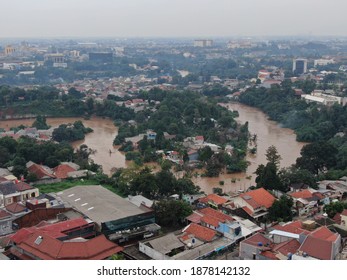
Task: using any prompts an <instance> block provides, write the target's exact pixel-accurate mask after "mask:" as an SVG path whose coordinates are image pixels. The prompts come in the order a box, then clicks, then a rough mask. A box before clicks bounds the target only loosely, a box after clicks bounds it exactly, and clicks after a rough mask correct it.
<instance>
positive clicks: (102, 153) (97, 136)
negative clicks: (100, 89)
mask: <svg viewBox="0 0 347 280" xmlns="http://www.w3.org/2000/svg"><path fill="white" fill-rule="evenodd" d="M77 120H81V121H82V122H83V124H84V126H86V127H90V128H92V129H93V130H94V131H93V132H92V133H89V134H87V135H86V136H85V139H84V140H80V141H75V142H73V143H72V146H73V147H74V148H78V147H79V146H80V145H82V144H86V145H87V146H88V147H89V148H91V149H92V150H95V153H94V154H93V155H91V159H93V160H94V162H95V163H96V164H100V165H102V168H103V172H104V173H105V174H107V175H110V174H111V172H112V169H114V168H120V167H126V166H127V162H126V160H125V156H124V154H123V153H121V152H119V151H118V149H117V148H118V147H116V146H113V139H114V138H115V137H116V136H117V133H118V128H117V127H115V126H114V124H113V121H112V120H110V119H104V118H100V117H92V118H91V119H90V120H85V119H83V118H47V124H48V125H51V126H53V127H58V126H59V125H60V124H68V123H74V122H75V121H77ZM33 122H34V119H23V120H8V121H0V127H2V128H5V129H10V128H11V127H17V126H19V125H21V124H23V125H25V126H31V125H32V123H33Z"/></svg>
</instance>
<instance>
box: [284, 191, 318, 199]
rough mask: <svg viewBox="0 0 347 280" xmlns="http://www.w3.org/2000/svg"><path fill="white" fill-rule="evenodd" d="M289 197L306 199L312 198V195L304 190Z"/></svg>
mask: <svg viewBox="0 0 347 280" xmlns="http://www.w3.org/2000/svg"><path fill="white" fill-rule="evenodd" d="M289 195H290V196H292V197H294V198H304V199H305V198H311V197H312V193H311V192H310V191H309V190H302V191H299V192H294V193H291V194H289Z"/></svg>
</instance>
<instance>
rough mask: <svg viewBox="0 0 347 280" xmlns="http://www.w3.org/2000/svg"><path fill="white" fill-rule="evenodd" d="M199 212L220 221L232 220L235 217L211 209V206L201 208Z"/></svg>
mask: <svg viewBox="0 0 347 280" xmlns="http://www.w3.org/2000/svg"><path fill="white" fill-rule="evenodd" d="M199 212H200V213H202V214H204V215H208V216H211V217H215V218H217V219H218V220H220V221H221V222H223V223H224V222H226V221H234V220H235V219H234V218H233V217H230V216H229V215H226V214H224V213H222V212H220V211H218V210H215V209H212V208H211V207H206V208H203V209H201V210H199Z"/></svg>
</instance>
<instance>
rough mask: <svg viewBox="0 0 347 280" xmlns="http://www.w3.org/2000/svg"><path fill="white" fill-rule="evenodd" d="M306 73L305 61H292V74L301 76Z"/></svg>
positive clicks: (299, 59) (302, 59)
mask: <svg viewBox="0 0 347 280" xmlns="http://www.w3.org/2000/svg"><path fill="white" fill-rule="evenodd" d="M306 72H307V59H305V58H297V59H294V60H293V73H295V74H296V75H301V74H304V73H306Z"/></svg>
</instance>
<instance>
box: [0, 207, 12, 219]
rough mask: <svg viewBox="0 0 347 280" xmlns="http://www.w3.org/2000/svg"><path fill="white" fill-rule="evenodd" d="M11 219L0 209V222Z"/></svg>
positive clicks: (8, 214)
mask: <svg viewBox="0 0 347 280" xmlns="http://www.w3.org/2000/svg"><path fill="white" fill-rule="evenodd" d="M8 217H11V214H10V213H8V212H6V211H5V210H2V209H0V220H1V219H6V218H8Z"/></svg>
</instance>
